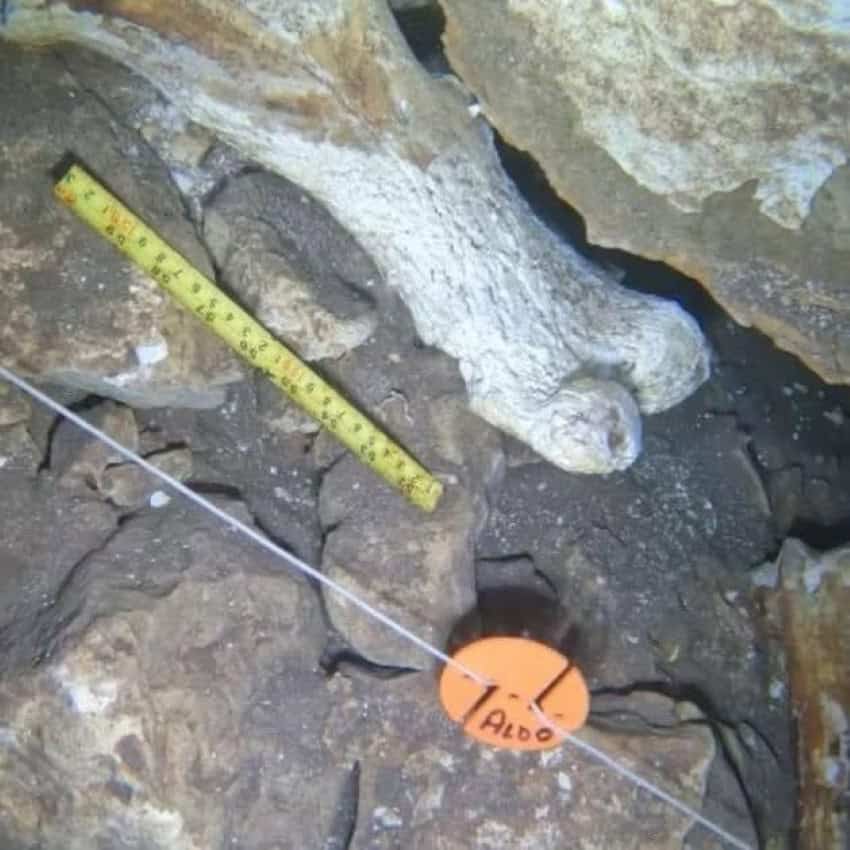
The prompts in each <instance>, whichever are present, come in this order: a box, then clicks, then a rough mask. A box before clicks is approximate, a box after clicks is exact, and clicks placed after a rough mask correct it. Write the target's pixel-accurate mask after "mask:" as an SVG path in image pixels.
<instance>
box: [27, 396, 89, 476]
mask: <svg viewBox="0 0 850 850" xmlns="http://www.w3.org/2000/svg"><path fill="white" fill-rule="evenodd" d="M103 401H106V399H105V398H104V397H103V396H99V395H87V396H86V397H85V398H82V399H80V400H79V401H75V402H72V403H70V404H66V405H65V406H66V407H67V408H68V410H70V411H71V412H72V413H77V414H80V415H83V414H85V413H87V412H88V411H90V410H93V409H94V408H95V407H97V406H98V405H99V404H100V403H101V402H103ZM64 421H65V417H64V416H63V415H62V414H61V413H57V414H56V416H55V417H54V419H53V421H52V422H51V423H50V427H49V428H48V429H47V437H46V439H45V449H44V457H43V458H42V459H41V463H40V464H39V466H38V472H39V473H42V472H47V471H48V470H49V469H50V464H51V458H52V454H53V439H54V437H55V436H56V431H57V429H58V428H59V426H60V425H61V424H62V423H63V422H64Z"/></svg>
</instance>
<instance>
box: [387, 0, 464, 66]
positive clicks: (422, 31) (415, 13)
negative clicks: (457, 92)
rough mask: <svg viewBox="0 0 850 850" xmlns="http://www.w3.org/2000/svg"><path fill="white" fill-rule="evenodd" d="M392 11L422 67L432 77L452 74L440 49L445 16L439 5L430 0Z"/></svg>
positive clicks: (443, 52) (441, 47) (434, 0)
mask: <svg viewBox="0 0 850 850" xmlns="http://www.w3.org/2000/svg"><path fill="white" fill-rule="evenodd" d="M392 12H393V15H394V17H395V20H396V24H398V28H399V30H400V31H401V34H402V35H403V36H404V39H405V41H406V42H407V45H408V47H409V48H410V50H411V52H412V53H413V55H414V56H415V57H416V58H417V59H418V60H419V62H420V64H421V65H422V67H423V68H425V70H427V71H428V72H429V73H430V74H434V75H435V76H438V75H442V74H451V73H452V69H451V66H450V65H449V61H448V59H447V58H446V54H445V51H444V50H443V40H442V39H443V31H444V30H445V28H446V16H445V15H444V14H443V10H442V9H441V8H440V4H439V3H437V2H436V0H433V2H430V3H428V4H426V5H422V6H415V7H413V8H408V9H393V10H392Z"/></svg>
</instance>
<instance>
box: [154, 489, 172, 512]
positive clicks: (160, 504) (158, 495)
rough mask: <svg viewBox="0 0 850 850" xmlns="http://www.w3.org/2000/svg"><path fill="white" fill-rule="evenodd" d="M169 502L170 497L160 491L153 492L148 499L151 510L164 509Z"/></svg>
mask: <svg viewBox="0 0 850 850" xmlns="http://www.w3.org/2000/svg"><path fill="white" fill-rule="evenodd" d="M170 501H171V496H169V495H168V493H165V492H164V491H162V490H155V491H154V492H153V493H151V497H150V499H149V503H150V506H151V507H152V508H164V507H165V506H166V505H167V504H168V503H169V502H170Z"/></svg>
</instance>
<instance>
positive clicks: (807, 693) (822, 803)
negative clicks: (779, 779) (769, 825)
mask: <svg viewBox="0 0 850 850" xmlns="http://www.w3.org/2000/svg"><path fill="white" fill-rule="evenodd" d="M760 574H761V579H760V580H759V584H760V585H762V586H764V585H766V586H767V587H768V588H769V589H768V590H767V591H765V599H766V602H767V606H768V610H769V612H770V615H771V619H772V623H773V626H774V628H775V629H776V632H777V634H778V635H780V637H779V640H780V642H781V643H782V645H783V647H782V648H783V650H784V656H785V664H786V665H787V671H788V680H789V684H790V688H791V695H790V696H791V705H792V710H793V716H794V718H795V721H796V727H797V771H798V776H799V778H800V784H799V792H798V817H799V824H800V838H799V842H800V847H801V848H803V850H816V848H818V850H821V848H823V850H843V848H845V847H847V842H848V841H850V819H848V816H847V810H846V807H845V806H844V805H843V802H842V801H843V800H844V799H845V798H846V794H847V783H848V779H850V684H848V677H847V659H848V657H850V637H848V631H847V628H846V622H844V616H843V615H844V612H845V611H846V609H847V605H848V602H850V547H848V546H844V547H841V548H838V549H834V550H831V551H829V552H816V551H813V550H812V549H810V548H809V547H807V546H805V545H804V544H803V543H802V542H800V541H799V540H795V539H793V538H792V539H789V540H786V541H785V543H784V545H783V547H782V551H781V552H780V553H779V558H778V559H777V561H776V563H775V564H769V565H766V566H765V567H764V568H763V569H762V570H761V571H760Z"/></svg>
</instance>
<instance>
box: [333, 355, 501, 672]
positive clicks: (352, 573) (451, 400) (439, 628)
mask: <svg viewBox="0 0 850 850" xmlns="http://www.w3.org/2000/svg"><path fill="white" fill-rule="evenodd" d="M435 365H437V364H435ZM434 389H435V390H437V392H439V385H438V384H436V382H435V381H432V380H429V381H428V382H427V383H425V384H423V385H422V390H420V392H419V393H418V395H417V397H416V398H412V399H411V400H410V402H409V403H408V402H407V401H403V402H401V401H400V402H399V403H397V404H393V405H392V406H390V407H388V408H387V414H386V417H385V424H386V425H387V426H388V427H389V428H390V429H391V431H392V433H394V434H396V435H399V436H401V437H402V439H403V441H404V443H405V445H408V446H411V447H413V448H414V450H415V452H416V455H417V457H418V458H419V459H420V460H422V461H423V462H424V463H425V464H426V466H428V468H430V470H431V471H432V473H435V474H436V475H437V476H438V477H440V478H441V479H442V480H443V481H444V483H445V492H444V494H443V497H442V499H441V501H440V504H439V506H438V507H437V510H436V511H435V512H434V513H433V514H431V515H428V516H423V515H422V513H421V511H419V510H418V509H417V508H414V507H412V506H409V505H407V504H406V503H403V502H402V501H401V500H400V499H398V497H397V496H396V495H395V493H393V492H392V490H391V489H390V488H389V487H387V486H386V485H384V484H383V482H381V481H379V480H378V479H377V478H376V477H375V476H374V475H373V474H372V473H370V472H369V471H368V470H365V469H364V467H363V466H362V465H361V464H359V463H358V462H357V460H356V459H355V458H353V457H351V456H346V457H344V458H342V459H341V460H339V461H338V462H337V463H336V464H335V465H334V466H333V467H332V468H331V469H330V470H329V471H328V472H326V473H325V475H324V477H323V479H322V487H321V491H320V494H319V515H320V518H321V522H322V526H323V527H324V528H325V529H326V530H327V535H326V537H325V546H324V549H323V553H322V569H323V572H325V573H326V574H327V575H328V576H329V577H330V578H332V579H334V580H336V581H338V582H340V583H341V584H343V585H344V586H345V587H346V588H348V589H349V590H352V591H354V592H355V593H356V594H358V596H361V597H363V598H365V599H367V600H368V601H369V602H370V603H372V604H373V605H375V606H376V607H378V608H379V609H380V610H382V611H384V612H385V613H388V614H389V615H390V616H391V617H393V618H394V619H396V620H398V621H399V622H401V623H402V625H404V626H406V627H407V628H409V629H411V630H412V631H414V632H415V633H416V634H418V635H420V636H421V637H423V638H425V640H427V641H428V642H429V643H431V644H433V645H436V646H438V647H441V648H442V647H443V646H445V645H446V642H447V640H448V638H449V633H450V631H451V629H452V626H453V625H454V623H455V622H456V621H457V620H459V619H460V618H461V617H462V616H463V615H464V614H465V613H467V611H469V609H470V608H472V607H474V605H475V601H476V595H475V573H474V547H475V541H476V538H477V536H478V533H479V531H480V529H481V527H482V525H483V523H484V520H485V518H486V512H487V488H488V487H489V486H490V485H492V484H494V483H495V482H496V480H497V479H498V477H499V475H500V474H501V469H502V452H501V443H500V440H499V436H498V433H497V432H496V431H494V430H493V429H491V428H488V427H487V426H486V425H484V423H482V422H481V421H480V420H478V419H477V418H476V417H475V416H473V415H472V414H471V413H470V412H469V410H468V409H466V407H465V405H464V404H463V402H462V400H461V399H460V398H457V397H451V396H448V397H442V398H440V397H439V395H435V394H433V390H434ZM325 603H326V605H327V609H328V614H329V616H330V619H331V623H332V624H333V625H334V626H335V627H336V629H338V630H339V632H340V633H341V635H342V636H343V637H344V638H345V639H346V640H347V641H348V643H349V644H350V645H351V646H352V647H353V648H354V649H355V650H356V651H357V652H359V653H360V654H362V655H363V656H365V657H366V658H367V659H368V660H369V661H371V662H375V663H379V664H383V665H388V666H395V667H411V668H415V669H427V668H430V667H432V666H433V659H431V658H429V657H428V656H426V655H425V654H424V653H423V652H422V651H421V650H420V649H418V648H417V647H415V646H412V645H411V644H410V643H408V642H406V641H404V640H402V639H401V638H398V637H396V636H395V635H392V634H389V633H388V632H387V629H386V628H384V627H383V626H381V625H380V624H377V623H375V622H373V621H372V620H370V619H368V618H366V617H364V615H363V614H362V613H361V612H360V611H359V610H356V609H354V608H353V607H352V606H351V605H350V604H349V603H347V602H346V601H345V600H343V599H341V598H340V597H338V596H337V595H336V594H333V593H326V594H325Z"/></svg>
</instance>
